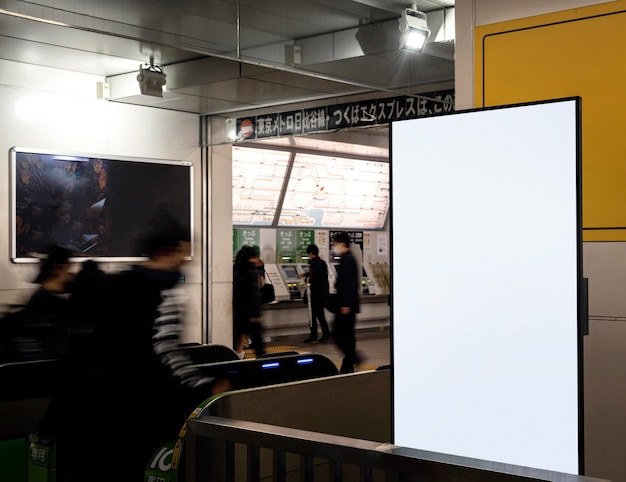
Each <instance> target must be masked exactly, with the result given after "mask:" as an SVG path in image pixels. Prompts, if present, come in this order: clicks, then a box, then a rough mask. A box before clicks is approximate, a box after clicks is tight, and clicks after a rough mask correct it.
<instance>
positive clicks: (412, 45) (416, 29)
mask: <svg viewBox="0 0 626 482" xmlns="http://www.w3.org/2000/svg"><path fill="white" fill-rule="evenodd" d="M398 22H399V25H398V29H399V30H400V32H401V33H402V48H403V49H405V50H411V51H413V52H421V51H422V50H423V49H424V45H426V39H428V37H429V36H430V29H429V28H428V22H427V20H426V14H425V13H424V12H420V11H419V10H416V9H415V8H411V7H408V8H405V9H404V10H403V11H402V15H401V16H400V18H399V19H398Z"/></svg>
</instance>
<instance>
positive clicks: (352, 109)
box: [236, 90, 454, 140]
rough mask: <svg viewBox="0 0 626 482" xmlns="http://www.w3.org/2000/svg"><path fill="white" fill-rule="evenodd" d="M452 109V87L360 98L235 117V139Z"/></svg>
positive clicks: (364, 123)
mask: <svg viewBox="0 0 626 482" xmlns="http://www.w3.org/2000/svg"><path fill="white" fill-rule="evenodd" d="M453 110H454V90H444V91H439V92H431V93H428V94H419V95H418V96H408V95H404V96H398V97H387V98H383V99H370V100H362V101H359V102H349V103H345V104H333V105H327V106H323V107H312V108H308V109H300V110H292V111H288V112H280V113H271V114H264V115H260V116H250V117H242V118H238V119H237V123H236V125H237V139H238V140H255V139H266V138H268V137H280V136H286V135H297V134H310V133H314V132H325V131H329V130H335V129H343V128H348V127H363V126H372V125H381V124H388V123H389V122H392V121H397V120H404V119H414V118H417V117H425V116H430V115H436V114H439V113H442V112H452V111H453Z"/></svg>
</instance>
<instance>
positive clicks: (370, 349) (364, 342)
mask: <svg viewBox="0 0 626 482" xmlns="http://www.w3.org/2000/svg"><path fill="white" fill-rule="evenodd" d="M304 339H305V336H303V335H297V336H290V337H286V338H281V339H280V340H276V341H271V342H268V343H267V344H266V347H265V349H266V352H268V353H279V352H284V351H297V352H298V353H306V352H312V353H319V354H322V355H324V356H326V357H328V358H330V360H331V361H332V362H333V363H334V364H335V365H337V367H338V368H339V367H340V366H341V360H342V358H343V355H342V353H341V351H340V350H339V348H338V347H337V345H335V344H334V343H333V342H332V339H331V341H330V342H329V343H312V344H311V343H304ZM356 349H357V351H358V352H359V354H360V355H361V358H362V359H363V362H362V363H361V364H360V365H359V366H357V367H356V370H357V371H359V370H375V369H376V368H378V367H380V366H384V365H389V364H390V363H391V344H390V337H389V329H388V328H386V329H382V330H376V331H358V332H357V338H356ZM253 357H254V352H253V351H252V350H246V358H253Z"/></svg>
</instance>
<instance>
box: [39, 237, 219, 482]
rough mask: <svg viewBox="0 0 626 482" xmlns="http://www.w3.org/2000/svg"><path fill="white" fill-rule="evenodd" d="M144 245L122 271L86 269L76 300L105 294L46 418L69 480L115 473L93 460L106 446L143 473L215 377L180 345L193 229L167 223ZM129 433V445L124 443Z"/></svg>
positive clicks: (127, 474)
mask: <svg viewBox="0 0 626 482" xmlns="http://www.w3.org/2000/svg"><path fill="white" fill-rule="evenodd" d="M143 252H144V253H145V254H146V256H147V258H148V259H147V260H146V261H145V262H139V263H136V264H133V265H132V266H131V267H130V268H128V269H127V270H124V271H122V272H120V273H115V274H106V275H97V273H96V272H95V271H94V270H93V269H92V270H91V272H90V273H86V274H87V275H89V276H87V278H91V279H92V281H93V282H94V285H93V287H92V288H93V289H91V290H89V289H83V290H82V292H83V295H84V296H86V297H87V298H86V299H83V300H78V299H76V300H74V302H75V304H74V306H75V307H76V308H77V309H82V310H85V309H89V308H88V305H89V303H87V302H88V301H90V300H92V299H94V298H93V295H95V296H97V297H98V298H99V300H100V301H101V302H100V303H99V304H98V306H93V305H92V306H91V309H90V310H89V311H88V312H85V313H82V315H83V316H85V317H91V318H92V320H93V322H92V326H93V334H92V336H91V338H89V337H87V338H88V339H90V343H89V347H90V350H89V351H88V352H87V351H86V350H76V351H75V353H79V354H80V355H79V356H77V358H76V359H75V363H76V369H75V371H74V378H73V380H74V381H75V383H74V385H73V386H68V392H67V393H66V394H65V395H64V396H63V397H60V399H59V400H57V403H56V404H55V412H54V413H53V414H52V415H51V416H50V417H49V421H48V425H47V427H48V430H49V432H50V434H51V435H52V436H53V437H55V438H56V443H57V457H58V459H57V460H58V465H59V468H58V473H59V474H61V475H62V476H63V477H65V479H63V480H64V481H65V482H74V481H81V482H84V481H85V480H91V481H96V480H97V481H101V480H102V481H105V480H107V481H108V480H110V478H111V473H107V472H106V471H101V470H97V469H94V465H93V464H94V458H93V457H94V455H99V456H104V455H105V454H107V456H110V457H111V458H112V460H114V461H115V462H116V465H117V469H116V470H117V471H119V472H120V473H123V474H124V479H125V480H142V479H143V477H144V472H145V469H146V466H147V464H148V461H149V460H150V458H151V457H152V456H153V455H154V452H155V451H156V450H157V449H158V448H160V447H161V446H162V445H163V444H165V443H167V442H169V441H172V440H175V438H176V437H177V435H178V433H179V431H180V429H181V428H182V427H183V424H184V422H185V420H186V419H187V417H188V415H189V414H190V413H191V411H192V410H193V408H195V406H197V404H198V403H200V402H201V401H202V400H204V399H205V398H207V397H209V396H210V395H211V394H212V393H214V390H215V388H216V386H217V385H215V380H213V379H212V378H206V377H203V375H202V373H201V372H200V371H199V369H198V368H197V367H195V366H193V365H192V364H191V360H190V359H189V358H188V357H187V356H186V354H185V352H184V350H180V349H178V348H179V346H178V337H179V334H180V331H181V329H182V327H181V325H180V324H181V321H182V317H181V316H182V311H181V308H182V306H181V305H182V302H183V301H184V300H183V299H182V298H181V296H180V292H179V291H178V285H179V283H180V282H181V279H182V272H181V269H182V266H183V263H184V262H185V260H186V256H188V254H189V239H188V233H187V232H186V231H185V230H182V229H181V228H180V227H179V226H178V225H167V226H165V227H163V228H162V229H159V230H157V232H155V233H153V234H152V235H150V236H149V237H148V239H147V241H146V243H145V249H144V251H143ZM90 293H91V294H90ZM96 293H97V295H96ZM79 307H80V308H79ZM86 420H89V422H88V423H85V421H86ZM125 434H126V435H127V436H130V435H132V450H130V449H129V448H128V447H124V446H123V443H124V442H123V441H124V437H125ZM112 451H113V452H112Z"/></svg>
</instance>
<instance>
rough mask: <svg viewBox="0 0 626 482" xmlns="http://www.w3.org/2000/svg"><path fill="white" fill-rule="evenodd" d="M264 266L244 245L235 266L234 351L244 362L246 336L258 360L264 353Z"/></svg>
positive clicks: (255, 253)
mask: <svg viewBox="0 0 626 482" xmlns="http://www.w3.org/2000/svg"><path fill="white" fill-rule="evenodd" d="M263 266H264V265H263V262H262V261H261V260H260V259H259V256H258V253H257V252H256V250H255V249H254V248H253V247H252V246H248V245H244V246H242V247H241V249H240V250H239V251H238V252H237V254H236V255H235V263H234V265H233V350H234V351H235V352H236V353H237V354H238V355H239V357H240V358H243V357H244V355H245V350H244V344H245V340H246V336H247V335H249V336H250V340H251V343H252V347H253V348H254V352H255V354H256V356H257V357H259V356H261V355H263V354H264V353H265V344H264V342H263V335H262V331H263V327H262V324H261V311H262V309H263V298H262V294H261V284H262V277H264V269H263Z"/></svg>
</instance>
